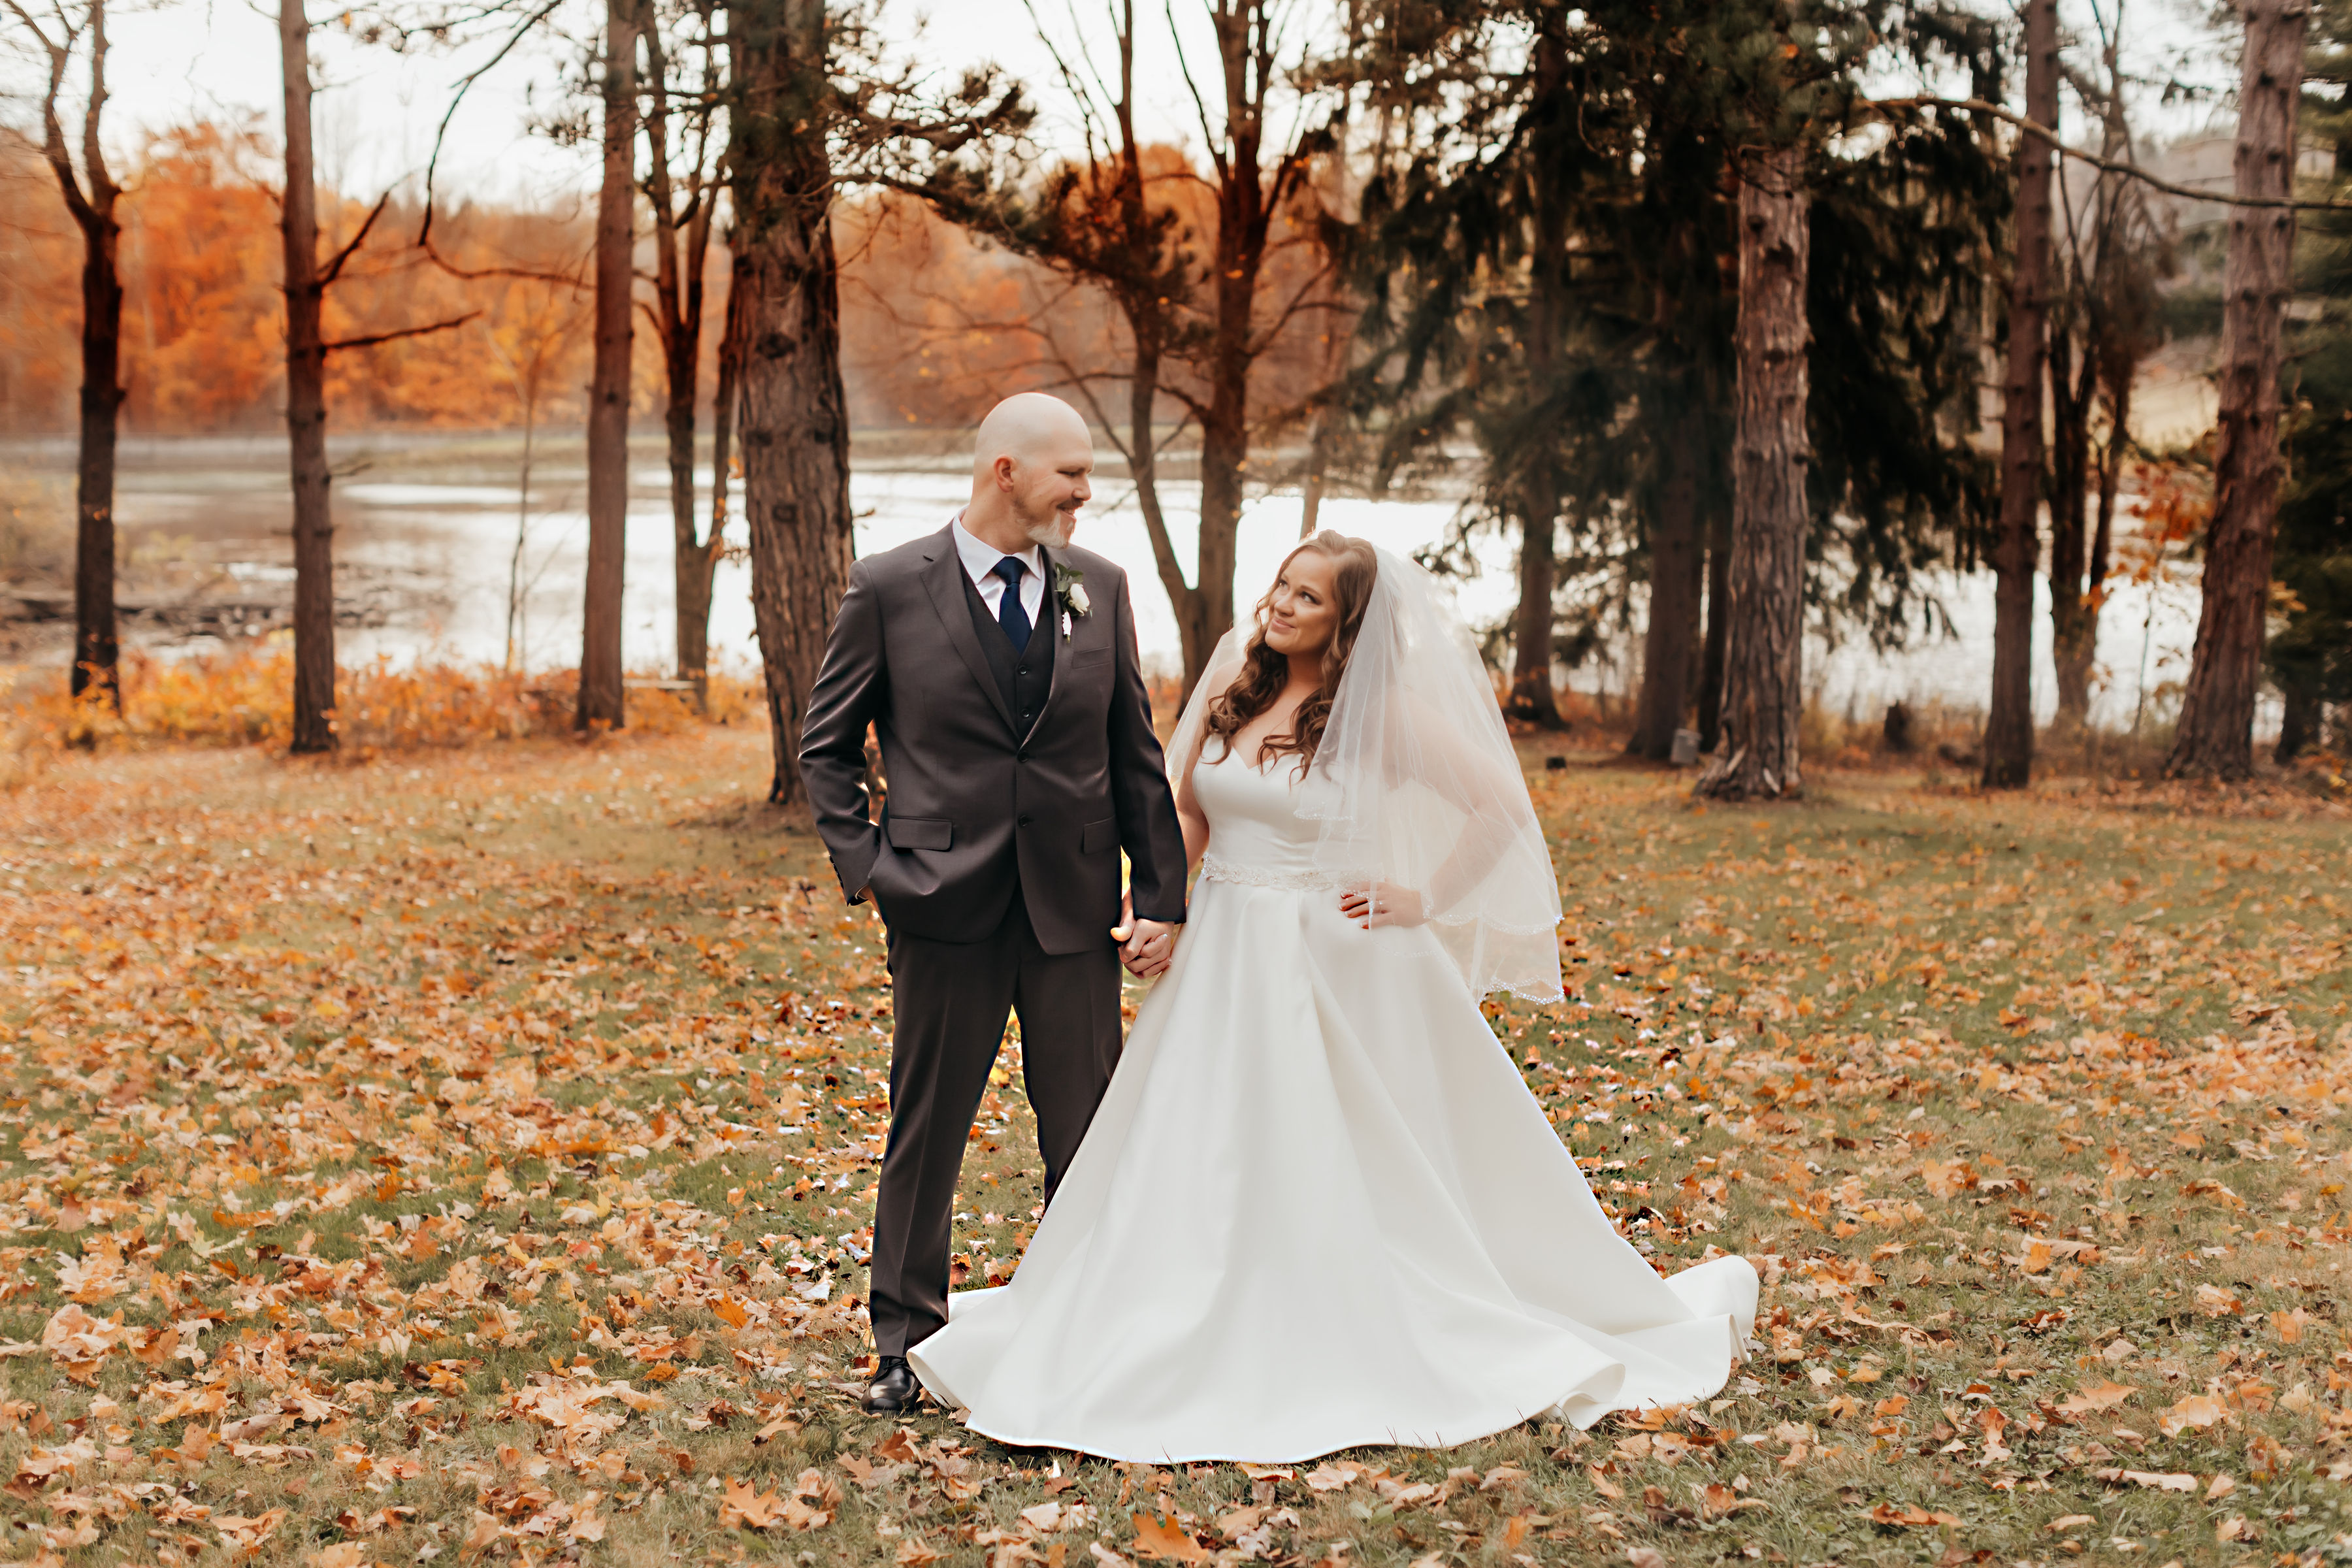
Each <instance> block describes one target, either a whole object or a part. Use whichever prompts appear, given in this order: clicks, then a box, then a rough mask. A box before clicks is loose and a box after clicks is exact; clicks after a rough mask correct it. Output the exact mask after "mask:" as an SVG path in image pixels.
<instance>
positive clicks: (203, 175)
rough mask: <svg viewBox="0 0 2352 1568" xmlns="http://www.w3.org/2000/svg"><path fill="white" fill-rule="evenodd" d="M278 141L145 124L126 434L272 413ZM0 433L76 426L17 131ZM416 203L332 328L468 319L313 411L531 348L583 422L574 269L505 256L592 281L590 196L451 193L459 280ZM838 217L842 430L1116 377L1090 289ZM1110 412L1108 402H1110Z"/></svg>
mask: <svg viewBox="0 0 2352 1568" xmlns="http://www.w3.org/2000/svg"><path fill="white" fill-rule="evenodd" d="M275 160H276V149H275V148H274V147H273V146H271V145H270V144H269V142H268V140H267V138H266V137H265V136H264V135H263V133H262V132H261V131H260V129H259V127H258V124H257V122H252V121H248V122H246V123H242V124H226V123H220V122H200V123H197V124H193V125H186V126H181V127H177V128H174V129H172V130H169V131H165V132H159V133H156V134H154V135H152V136H151V137H150V138H149V139H148V140H147V142H145V143H144V144H143V145H142V147H141V148H140V149H139V150H138V151H137V153H135V155H134V156H132V157H131V158H130V159H129V160H127V165H128V167H127V175H126V181H125V183H126V185H127V186H128V187H129V189H130V190H131V192H132V195H131V197H130V198H129V199H127V200H126V201H125V203H124V205H123V237H122V247H121V270H122V282H123V289H124V305H123V318H122V366H123V369H122V377H123V384H124V386H125V388H126V390H127V393H128V396H127V399H126V401H125V404H124V407H123V428H124V430H125V431H126V433H129V434H133V435H172V434H191V433H202V432H214V431H254V432H260V431H266V430H268V429H271V428H274V427H275V426H277V425H278V422H279V420H280V418H281V417H282V408H283V405H284V393H283V385H284V380H283V378H284V352H285V351H284V341H283V337H282V331H283V327H282V311H281V308H280V301H279V295H278V274H279V269H280V257H279V240H278V227H277V224H278V199H277V194H276V185H275V180H276V178H277V176H278V168H277V163H276V161H275ZM1152 164H1153V168H1154V170H1155V178H1156V180H1157V181H1158V182H1159V183H1158V185H1157V188H1158V190H1159V191H1160V192H1161V193H1163V195H1164V199H1165V200H1166V201H1168V202H1169V203H1170V204H1171V205H1173V206H1174V207H1176V208H1177V209H1178V210H1179V212H1180V216H1181V218H1182V220H1183V222H1184V225H1185V226H1186V228H1187V230H1188V237H1187V239H1186V240H1185V242H1184V243H1185V246H1186V248H1187V249H1188V250H1189V251H1190V252H1191V253H1192V255H1193V256H1194V257H1195V258H1196V260H1197V258H1198V257H1200V256H1201V255H1202V254H1205V253H1206V251H1207V250H1208V249H1209V248H1210V246H1209V237H1210V235H1211V233H1212V231H1213V225H1214V222H1215V218H1214V213H1213V208H1212V207H1211V205H1209V203H1208V202H1207V200H1206V198H1205V194H1204V187H1202V185H1201V184H1200V183H1199V182H1198V181H1197V180H1195V179H1193V178H1192V176H1191V174H1190V173H1189V172H1188V171H1187V169H1186V168H1185V166H1184V163H1183V160H1182V155H1181V153H1177V152H1176V151H1174V150H1172V149H1164V148H1163V149H1154V150H1153V154H1152ZM0 197H5V200H0V429H5V430H6V431H8V432H9V433H11V434H16V435H32V434H62V433H66V432H68V431H70V430H71V429H72V428H73V427H74V422H75V399H76V394H77V389H78V387H79V384H80V379H81V370H80V363H79V330H80V309H81V308H80V295H79V268H80V265H81V247H80V242H79V236H78V235H77V233H76V232H75V230H74V228H73V226H72V225H71V224H70V222H68V219H67V217H66V215H65V211H64V207H63V205H62V203H61V202H60V200H59V198H58V192H57V188H56V186H55V184H54V182H53V181H52V180H51V179H50V177H49V174H48V172H47V169H46V167H45V166H43V165H42V164H41V163H39V161H38V160H37V158H36V157H35V156H34V155H33V154H32V153H31V152H30V151H29V150H28V149H26V147H24V146H23V145H22V144H19V143H12V144H8V145H5V146H0ZM369 199H372V194H371V195H370V197H369ZM367 208H368V200H365V199H362V195H361V194H359V193H350V192H333V191H326V192H322V193H321V194H320V208H319V210H320V231H321V233H320V252H321V255H322V256H331V255H332V254H334V252H335V251H336V250H337V249H338V248H339V247H341V246H342V245H343V244H344V243H345V242H346V241H347V240H348V239H349V238H350V237H351V236H352V234H353V233H355V232H356V231H357V229H358V227H359V226H360V225H361V223H362V221H364V219H365V217H366V215H367ZM420 216H421V215H420V213H419V211H418V209H417V208H416V207H415V205H414V204H413V203H412V202H407V201H404V200H400V199H395V200H394V201H393V202H392V203H391V204H390V205H388V206H387V208H386V210H385V212H384V214H383V216H382V218H380V219H379V220H378V222H377V224H376V226H375V227H374V229H373V231H372V232H371V234H370V235H369V237H368V240H367V243H366V245H365V247H363V248H362V250H361V251H360V252H359V253H358V254H357V255H356V256H355V257H354V258H352V262H351V264H350V266H349V268H347V269H346V271H345V272H344V274H343V276H342V278H341V279H340V280H339V281H338V282H337V283H336V284H335V286H334V287H333V288H332V289H330V290H329V291H328V294H327V300H326V321H325V327H326V332H327V336H328V338H329V340H330V341H331V342H332V341H335V340H341V339H350V338H358V337H365V336H370V335H373V334H377V333H383V332H390V331H399V330H401V329H403V328H411V327H417V326H422V325H425V324H428V323H431V322H436V321H450V320H454V319H456V318H458V317H462V316H467V315H468V314H469V313H474V312H478V314H475V315H474V319H473V320H471V321H467V322H466V323H465V324H464V325H463V326H459V327H457V328H455V329H452V330H450V331H439V332H433V333H428V334H425V335H421V336H417V337H411V338H402V339H399V340H396V341H394V342H387V343H382V344H377V345H374V346H371V347H365V348H353V349H347V350H344V351H341V352H339V353H334V354H332V355H331V356H330V358H329V360H328V388H327V403H328V411H329V417H330V419H331V421H332V422H333V424H334V425H335V426H337V427H339V428H345V429H350V428H362V427H381V426H424V427H436V426H437V427H452V428H470V429H482V428H504V427H512V426H520V425H521V424H522V422H523V417H524V397H523V387H522V382H523V381H524V379H525V371H524V369H523V367H524V366H526V365H527V364H528V363H530V361H531V360H532V359H533V358H534V356H536V357H538V358H539V359H540V361H541V364H540V372H539V375H538V377H537V384H538V386H539V388H540V399H539V406H538V409H537V411H536V416H535V417H536V420H537V422H538V423H540V424H541V425H554V426H565V425H573V424H577V423H578V422H579V420H580V419H581V417H582V416H583V413H584V404H583V384H584V383H585V382H586V380H587V360H588V355H589V353H590V348H591V344H590V341H589V333H588V330H587V315H586V311H585V310H584V304H585V301H586V300H587V295H586V293H585V291H584V289H583V290H575V289H572V288H571V287H569V286H567V285H566V284H565V283H563V282H562V281H547V280H542V279H539V278H532V277H517V276H502V275H499V274H501V273H530V274H541V275H546V277H548V278H551V279H569V278H582V279H584V278H585V276H586V267H585V263H586V258H587V255H588V250H589V247H590V243H591V240H592V237H593V235H592V232H591V231H592V227H593V225H592V224H591V222H590V216H591V215H590V211H589V209H588V207H587V206H586V205H585V204H584V202H583V201H571V202H565V203H559V204H555V205H547V206H541V207H514V206H500V205H491V204H474V205H464V204H460V205H456V206H454V207H452V206H445V207H444V208H443V209H442V210H441V212H440V214H439V216H437V217H436V220H435V223H434V226H433V237H434V247H435V249H436V251H437V252H438V253H439V255H440V256H441V257H442V258H444V259H445V260H446V261H447V262H448V263H449V264H450V266H451V267H452V268H456V269H457V271H459V272H463V273H467V274H471V276H458V275H457V274H456V273H453V272H452V271H451V270H448V269H445V268H442V267H439V266H436V264H435V262H434V260H433V258H431V257H428V256H427V255H426V254H425V252H424V251H423V250H421V249H419V248H417V247H415V243H414V241H415V236H416V233H417V229H418V226H419V225H418V219H419V217H420ZM640 227H641V229H642V228H644V227H645V225H643V224H641V225H640ZM1305 233H1306V231H1305V229H1304V227H1303V226H1299V225H1293V224H1287V223H1286V225H1285V227H1284V237H1283V241H1282V243H1281V244H1280V245H1278V246H1277V247H1276V250H1275V251H1274V253H1273V254H1272V256H1271V258H1270V259H1269V265H1268V269H1267V284H1266V289H1265V300H1266V302H1265V314H1266V316H1267V317H1268V320H1269V324H1271V318H1272V316H1273V315H1274V313H1275V312H1276V310H1278V309H1279V308H1280V306H1281V304H1282V303H1283V302H1285V301H1289V300H1294V299H1296V298H1297V297H1298V296H1299V295H1300V293H1301V286H1302V285H1303V284H1305V283H1306V282H1307V280H1308V279H1309V278H1310V276H1311V274H1312V272H1313V269H1314V266H1315V260H1314V253H1313V251H1312V248H1311V247H1308V246H1307V245H1305V244H1304V243H1303V240H1304V238H1305ZM835 244H836V248H837V250H838V253H839V255H840V258H841V267H842V273H841V279H842V280H841V321H842V362H843V374H844V378H845V382H846V384H847V391H848V394H849V402H850V410H851V417H852V421H853V423H854V424H856V426H859V427H861V428H866V429H872V428H876V427H905V426H944V427H961V426H968V425H970V424H971V423H972V422H973V421H974V420H976V419H977V418H978V417H979V416H980V415H981V414H982V413H983V412H985V411H986V409H987V408H988V406H989V405H991V404H992V403H993V402H994V401H995V400H996V399H998V398H1000V397H1003V396H1004V395H1008V394H1010V393H1013V392H1019V391H1025V390H1030V389H1034V388H1045V387H1050V388H1054V389H1056V390H1060V391H1062V392H1064V394H1065V395H1072V396H1076V395H1077V394H1076V392H1075V391H1073V390H1072V389H1073V388H1075V387H1076V386H1078V385H1080V384H1091V385H1093V386H1095V388H1096V390H1097V392H1108V391H1109V390H1111V388H1110V387H1109V386H1108V384H1107V383H1108V381H1110V380H1114V379H1115V377H1116V374H1117V372H1118V368H1119V367H1120V365H1121V363H1122V353H1123V351H1124V345H1125V341H1126V332H1125V327H1124V323H1123V322H1121V321H1119V319H1118V315H1117V313H1116V311H1115V310H1113V309H1112V308H1111V307H1110V304H1109V302H1108V300H1107V299H1106V298H1104V297H1103V296H1102V295H1101V294H1100V293H1099V291H1097V290H1095V289H1087V288H1075V287H1073V286H1072V285H1070V284H1069V283H1067V282H1066V281H1064V280H1062V279H1057V278H1055V276H1054V275H1053V274H1051V273H1050V272H1048V271H1047V270H1046V269H1045V268H1043V267H1040V266H1038V265H1037V264H1036V263H1034V262H1032V261H1030V260H1028V259H1026V258H1023V257H1021V256H1018V255H1016V254H1014V253H1013V252H1011V251H1009V250H1006V249H1004V248H1003V247H1001V246H997V245H994V244H991V243H989V242H987V241H985V240H982V239H979V238H975V237H973V236H972V235H971V234H970V233H969V232H967V231H965V230H963V229H961V228H959V227H957V226H955V225H953V224H950V223H948V222H946V221H944V220H942V219H941V218H940V217H939V216H937V215H936V214H934V213H933V212H932V211H931V210H930V209H929V207H927V206H925V205H923V204H922V203H920V202H919V201H916V200H914V199H912V198H910V197H906V196H900V195H889V194H882V195H857V194H854V193H848V194H845V195H844V196H843V197H842V198H841V199H840V200H839V202H838V204H837V205H836V208H835ZM643 265H644V267H645V268H646V269H648V270H649V263H648V264H643ZM727 272H728V258H727V255H726V252H725V249H724V247H723V246H720V247H713V252H712V255H711V258H710V261H709V276H708V277H707V279H706V289H707V291H708V299H709V303H708V305H707V307H706V310H705V317H704V319H705V323H706V324H705V331H706V334H707V336H708V337H709V342H706V344H705V352H704V353H703V355H702V365H701V374H702V385H701V387H700V389H699V395H700V402H701V405H702V407H703V409H704V418H705V420H706V426H705V427H706V429H707V427H708V426H707V419H708V409H709V398H710V395H711V394H712V391H713V383H714V380H715V376H716V370H717V363H718V352H717V347H718V345H717V336H718V333H719V328H720V326H721V324H722V323H723V321H724V320H725V317H726V310H725V299H726V289H727ZM1327 328H1328V323H1327V322H1326V321H1324V320H1323V318H1321V317H1320V316H1318V315H1314V314H1312V313H1309V314H1307V315H1302V316H1299V317H1297V318H1295V319H1294V320H1292V321H1290V322H1289V323H1288V324H1287V326H1286V330H1284V331H1280V332H1277V333H1275V334H1274V338H1275V341H1274V342H1273V345H1272V347H1271V348H1270V350H1269V351H1268V353H1267V354H1266V356H1265V358H1264V359H1263V360H1262V361H1261V364H1260V369H1259V374H1258V376H1257V380H1256V384H1255V394H1254V396H1255V402H1256V403H1257V404H1258V405H1259V406H1260V407H1261V408H1265V409H1282V408H1295V407H1297V405H1299V403H1300V401H1301V400H1302V399H1303V398H1304V397H1305V395H1307V393H1308V392H1309V391H1310V390H1311V389H1312V387H1313V386H1314V384H1315V380H1316V376H1317V374H1318V368H1319V366H1320V364H1321V362H1322V351H1321V350H1320V348H1319V347H1318V346H1317V344H1318V342H1319V340H1318V337H1317V334H1318V333H1319V332H1321V331H1326V330H1327ZM636 355H637V366H636V374H635V405H636V409H637V412H638V414H639V416H641V426H640V427H641V428H644V429H646V430H647V431H648V432H649V431H650V429H651V428H652V426H654V423H655V420H654V418H653V417H651V416H655V415H656V412H657V410H658V409H659V407H660V406H661V404H662V402H663V400H664V387H663V379H662V378H663V372H662V366H661V361H660V355H659V350H658V345H657V344H656V341H655V336H654V333H653V332H652V331H650V330H646V328H645V327H644V326H643V324H642V323H641V325H640V330H639V331H638V332H637V333H636ZM1165 374H1166V375H1167V377H1168V379H1169V382H1170V384H1171V385H1176V386H1181V385H1183V384H1184V370H1183V367H1182V366H1181V364H1180V363H1177V362H1174V361H1171V362H1169V363H1168V364H1167V366H1166V367H1165ZM1105 407H1106V408H1107V409H1114V408H1115V409H1116V416H1118V417H1121V418H1123V417H1124V414H1125V410H1124V407H1123V406H1120V405H1119V400H1118V399H1117V398H1115V397H1114V398H1109V399H1108V400H1107V402H1106V404H1105Z"/></svg>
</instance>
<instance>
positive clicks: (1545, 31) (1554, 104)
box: [1508, 7, 1569, 730]
mask: <svg viewBox="0 0 2352 1568" xmlns="http://www.w3.org/2000/svg"><path fill="white" fill-rule="evenodd" d="M1531 63H1532V65H1533V66H1534V69H1535V92H1534V101H1533V102H1532V103H1531V104H1530V105H1529V107H1528V118H1529V119H1530V120H1536V119H1538V118H1543V117H1557V116H1559V114H1560V113H1561V111H1562V109H1563V101H1562V100H1564V99H1565V97H1566V94H1567V90H1568V34H1567V20H1566V14H1565V13H1564V12H1562V11H1559V10H1558V9H1557V8H1553V7H1546V8H1545V9H1544V10H1543V12H1542V13H1541V14H1540V15H1539V16H1538V18H1537V31H1536V38H1535V51H1534V55H1533V58H1532V61H1531ZM1567 267H1568V219H1567V215H1566V213H1564V212H1563V211H1562V210H1561V205H1560V202H1559V193H1558V192H1557V190H1556V189H1555V188H1554V185H1553V182H1552V180H1551V179H1550V178H1549V177H1548V175H1546V174H1542V173H1538V175H1537V176H1536V177H1535V178H1533V179H1530V180H1529V181H1528V316H1527V327H1526V330H1525V331H1523V332H1522V333H1521V334H1520V341H1521V342H1522V343H1523V344H1524V345H1525V353H1526V355H1527V381H1528V386H1530V387H1532V388H1535V389H1537V391H1536V395H1538V397H1540V396H1545V395H1549V391H1550V386H1551V381H1552V377H1553V375H1554V374H1555V371H1554V366H1555V365H1556V364H1557V363H1558V360H1559V340H1560V332H1561V330H1562V328H1563V327H1564V326H1565V324H1566V322H1567V320H1568V309H1569V305H1568V300H1567V299H1566V294H1567V272H1566V269H1567ZM1549 440H1550V433H1549V432H1548V431H1545V432H1538V433H1535V434H1534V435H1533V436H1532V437H1530V438H1529V441H1528V447H1529V450H1528V454H1527V459H1526V461H1527V477H1526V479H1525V481H1524V483H1523V484H1522V486H1521V489H1523V491H1524V493H1525V496H1526V500H1525V503H1524V505H1523V506H1522V507H1521V509H1520V510H1521V518H1520V523H1519V608H1518V619H1517V626H1515V628H1514V629H1513V632H1512V637H1511V644H1512V651H1513V654H1514V657H1515V662H1514V666H1513V668H1512V671H1511V699H1510V703H1509V705H1508V711H1509V713H1510V715H1511V717H1512V718H1514V719H1517V720H1521V721H1525V722H1527V723H1530V724H1534V725H1537V726H1538V727H1539V728H1542V729H1546V730H1559V729H1564V728H1566V726H1565V725H1563V724H1562V723H1561V722H1560V717H1559V696H1558V694H1557V693H1556V692H1554V690H1553V689H1552V681H1551V667H1552V655H1553V647H1552V625H1553V619H1554V616H1553V606H1552V596H1553V593H1554V590H1555V589H1556V587H1557V586H1558V572H1557V560H1556V557H1555V555H1554V543H1555V539H1556V531H1557V528H1558V520H1559V475H1558V472H1557V470H1555V469H1554V468H1553V467H1552V462H1551V448H1550V447H1549Z"/></svg>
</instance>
